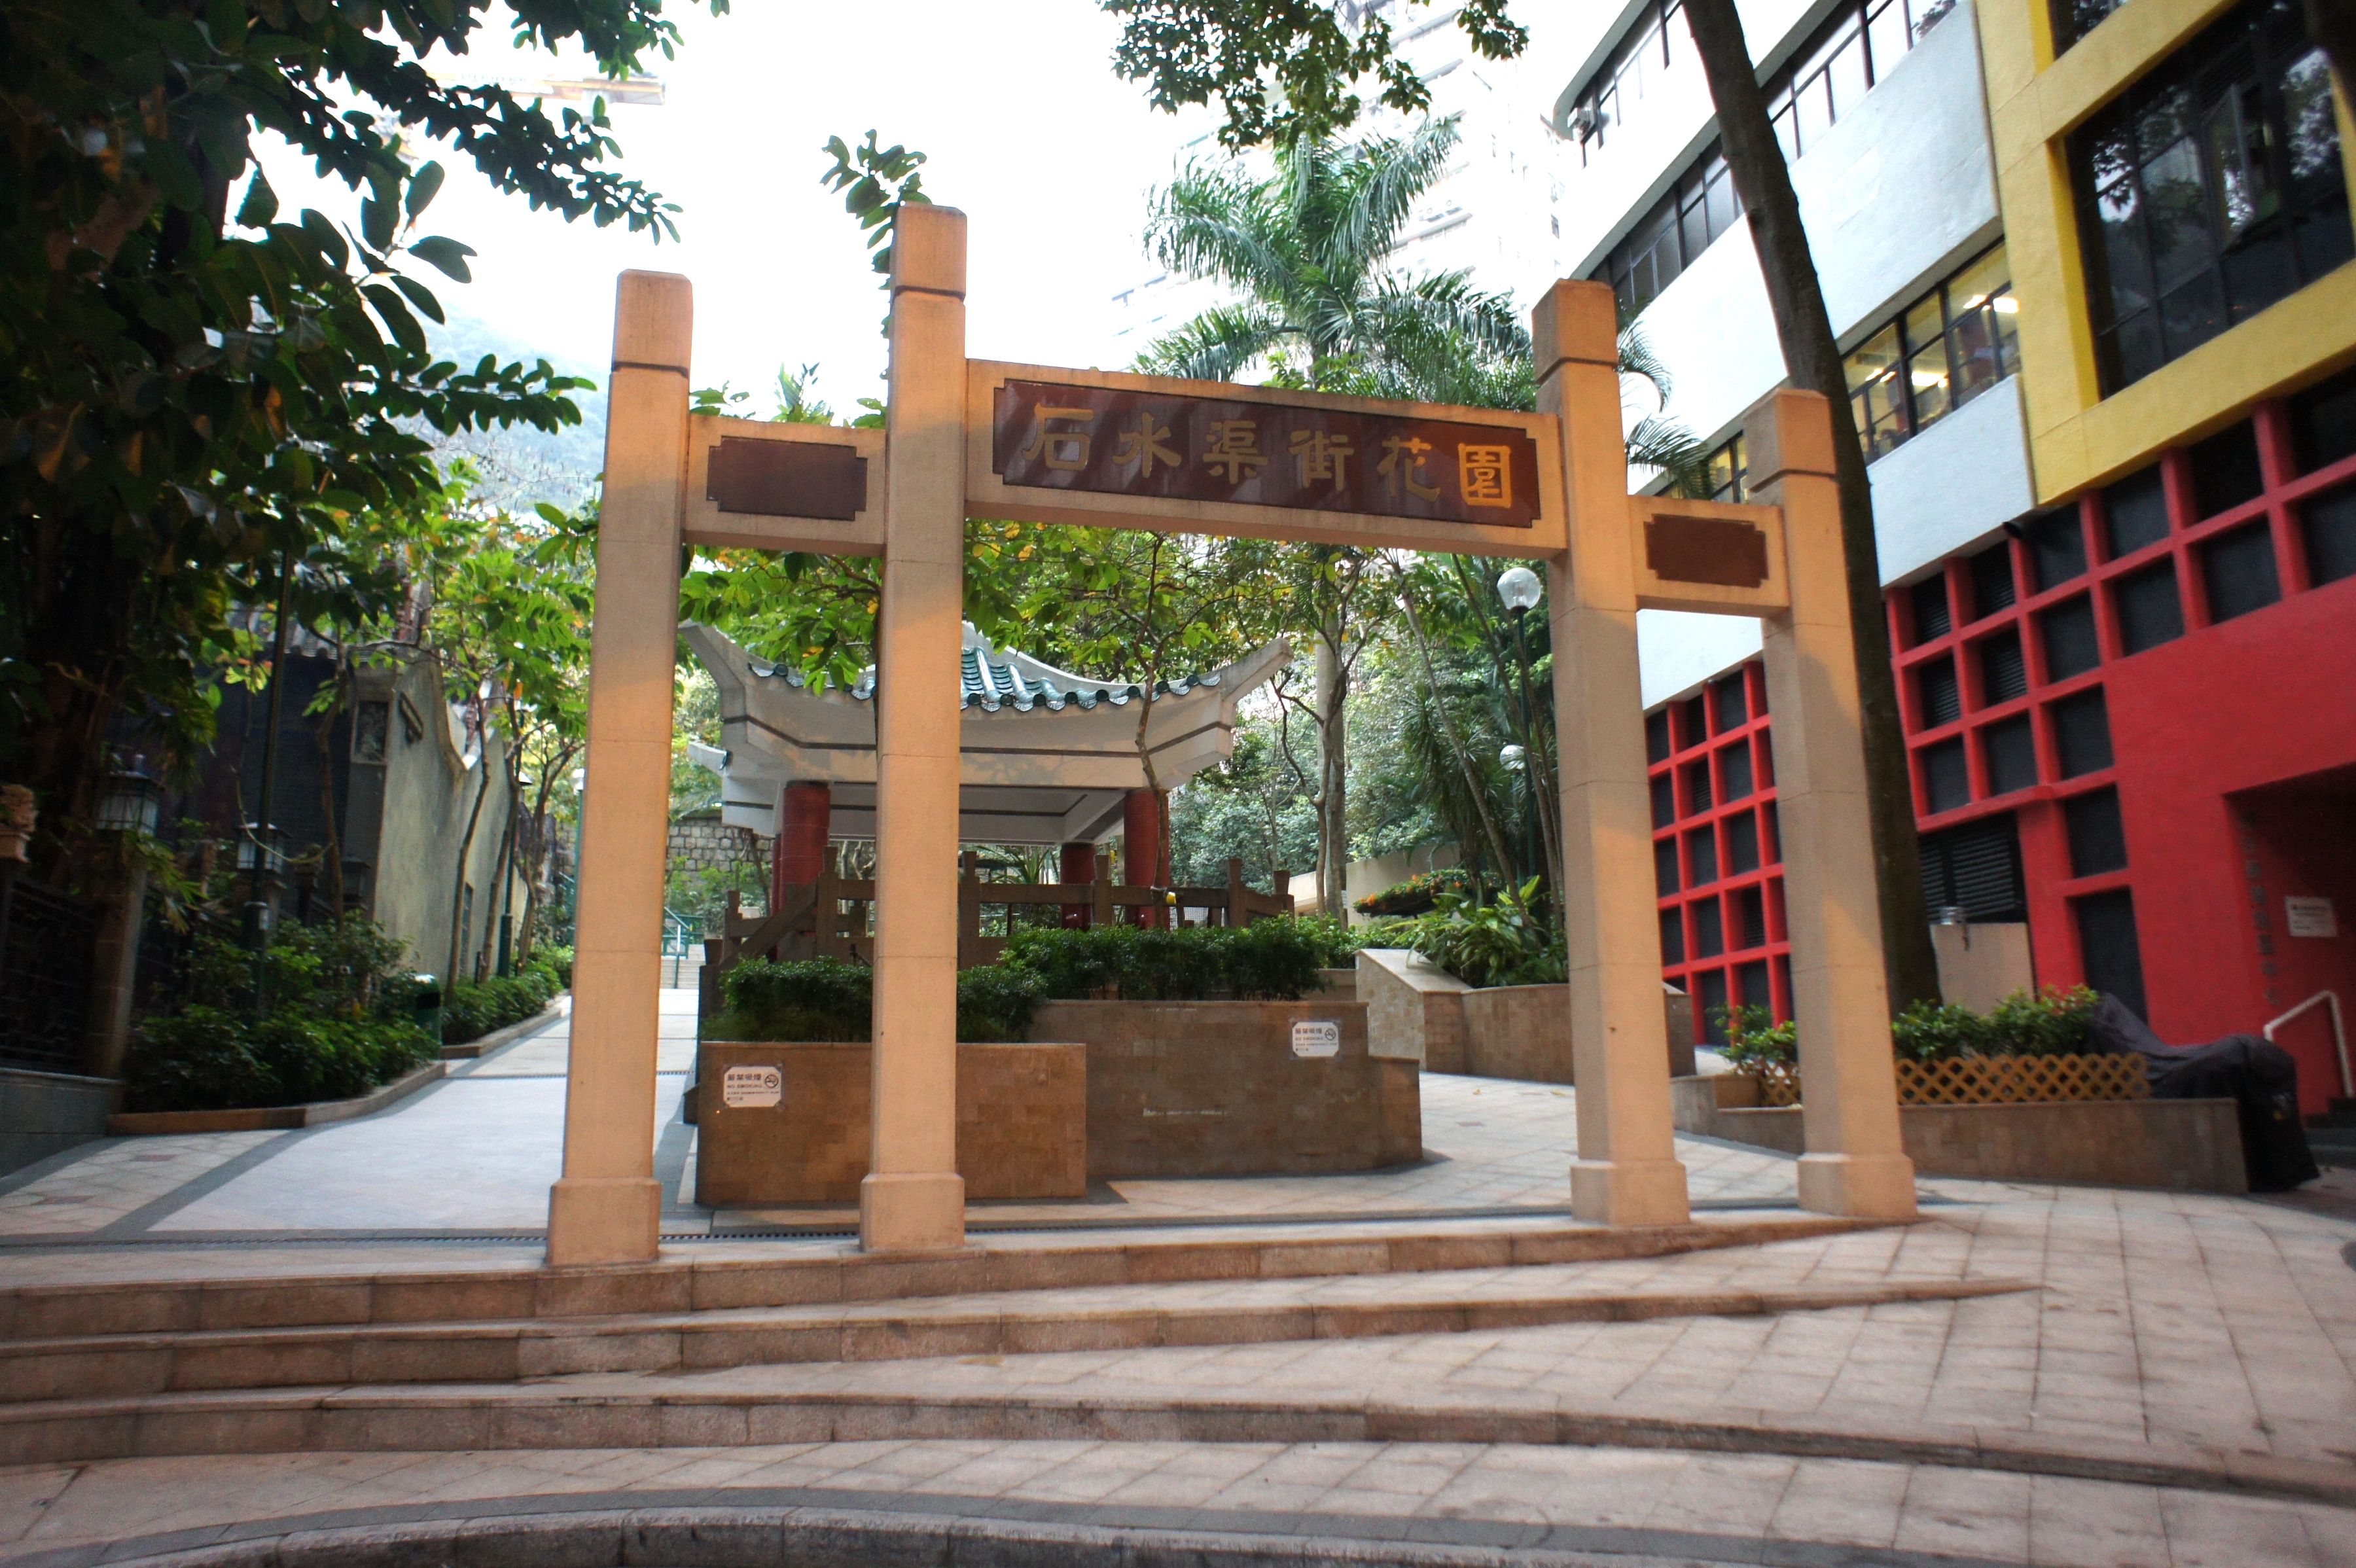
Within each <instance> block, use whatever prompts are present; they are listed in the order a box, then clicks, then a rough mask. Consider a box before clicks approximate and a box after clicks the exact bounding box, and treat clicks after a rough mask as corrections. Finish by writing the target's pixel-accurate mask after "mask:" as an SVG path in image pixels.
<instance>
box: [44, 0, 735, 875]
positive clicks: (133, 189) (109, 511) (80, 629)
mask: <svg viewBox="0 0 2356 1568" xmlns="http://www.w3.org/2000/svg"><path fill="white" fill-rule="evenodd" d="M715 3H716V4H719V5H722V6H723V7H724V0H715ZM491 19H492V12H491V11H490V9H489V8H488V7H482V6H472V5H460V6H452V5H446V4H442V3H440V0H391V4H384V5H359V6H354V5H327V4H312V3H309V0H299V3H298V0H250V3H248V4H242V5H240V4H231V5H226V6H223V5H215V6H213V7H211V8H210V9H209V10H208V9H205V8H203V7H198V8H196V9H193V10H192V9H191V8H190V7H189V6H187V5H181V4H177V3H175V0H76V3H74V4H71V5H10V6H8V7H7V8H6V9H5V14H0V96H5V100H6V102H7V103H8V105H9V108H10V119H11V124H15V125H16V127H17V128H18V130H19V132H20V134H16V135H15V136H13V137H11V138H10V139H9V140H8V143H7V151H6V152H5V154H0V170H5V172H4V173H0V181H5V188H6V190H7V192H8V196H9V199H8V200H7V201H5V203H0V230H5V244H0V254H5V257H6V258H7V259H6V261H5V269H6V273H5V275H6V285H5V287H4V288H0V349H5V353H0V361H5V374H0V513H4V514H5V516H7V517H8V518H9V520H10V521H9V524H8V526H7V528H6V529H5V531H0V756H5V757H7V758H8V759H9V761H10V763H11V765H12V771H14V772H15V773H16V777H19V778H22V779H25V780H26V781H27V782H28V783H30V784H32V785H33V786H34V787H35V788H36V789H37V790H38V791H39V792H40V793H41V795H42V797H43V800H42V805H43V831H44V835H45V838H44V843H46V844H48V845H50V846H51V853H52V854H63V853H65V851H64V850H63V849H62V847H61V846H59V844H58V841H57V840H56V839H55V838H54V837H53V836H52V835H54V833H55V832H57V830H59V828H61V827H70V825H71V824H72V823H73V822H76V821H77V820H79V819H81V818H83V817H84V816H85V815H86V813H87V812H88V811H90V810H91V807H92V805H93V804H94V799H95V792H96V788H97V782H98V779H99V778H100V777H101V776H102V771H103V766H104V763H103V758H102V746H103V744H104V742H105V740H106V738H107V737H108V736H110V734H112V733H113V732H114V730H115V729H116V728H119V726H118V725H116V720H117V718H118V715H123V714H128V715H131V717H132V719H133V721H134V724H135V725H136V727H138V728H139V729H140V730H142V731H143V732H144V733H143V735H142V736H141V737H140V739H141V743H142V744H143V745H144V746H147V747H148V748H150V749H152V750H153V751H155V752H156V753H158V754H160V755H161V756H162V757H164V758H165V759H166V761H169V762H185V761H186V760H187V757H189V755H190V754H191V753H192V752H194V751H195V750H196V749H198V748H199V747H201V746H203V745H205V744H206V743H207V742H208V741H209V737H210V729H211V715H212V707H211V703H210V702H209V696H208V689H209V673H210V672H211V671H214V670H216V669H217V668H219V667H220V665H222V664H223V663H226V662H233V661H235V660H238V659H240V658H241V657H242V656H244V655H245V654H246V653H247V652H249V651H250V650H248V649H246V648H245V647H244V646H243V644H242V642H241V634H239V633H236V632H233V631H231V630H230V628H229V626H228V621H229V611H230V608H231V607H232V606H234V605H237V604H248V605H252V604H264V603H269V602H271V601H272V600H273V599H274V597H275V594H274V592H273V590H274V587H275V584H276V580H277V576H278V568H279V565H280V564H281V563H282V562H283V561H284V559H286V558H287V557H288V556H289V555H292V556H293V557H295V559H297V560H299V561H301V562H303V563H304V566H305V570H304V572H303V574H302V575H301V576H300V577H299V578H298V592H297V596H296V597H297V613H298V614H300V615H302V616H303V617H304V618H305V622H306V624H316V618H317V617H318V616H320V615H321V614H323V613H326V610H327V609H329V608H337V609H339V610H340V611H341V612H342V615H343V618H345V619H346V620H347V621H348V620H350V619H354V618H360V617H363V616H365V615H368V614H372V613H380V612H383V611H385V610H387V609H389V608H391V607H392V606H393V605H395V604H396V603H397V602H398V601H399V599H400V597H401V596H402V591H403V590H404V587H405V585H404V584H403V583H402V582H401V581H400V579H399V576H398V575H397V574H395V573H393V572H391V571H389V570H388V569H387V565H386V562H385V561H384V560H383V558H382V557H381V555H380V553H378V552H376V551H375V550H374V549H373V548H371V541H370V539H369V532H370V531H369V528H368V526H366V525H365V524H364V523H363V522H360V521H358V520H360V519H362V518H363V517H364V515H365V514H367V513H369V512H370V511H371V510H377V511H381V510H388V509H397V508H399V507H401V506H402V505H403V504H405V503H406V502H408V501H409V500H411V499H413V498H415V497H417V496H418V495H420V494H421V493H423V492H424V491H427V490H430V489H433V488H434V486H435V485H436V484H437V483H438V482H439V480H438V476H437V475H436V472H435V467H434V461H433V456H432V446H431V436H432V435H433V434H434V433H439V434H441V435H445V436H446V435H454V434H456V433H458V432H462V431H487V430H491V429H494V428H499V427H505V426H510V425H514V424H529V425H532V426H535V427H538V428H541V429H546V430H553V429H557V428H561V427H562V426H563V425H566V424H574V423H577V422H578V420H579V417H580V415H579V413H578V411H577V410H576V409H575V408H574V407H573V403H571V402H570V401H569V400H568V399H567V397H566V396H565V395H564V394H565V393H566V392H570V391H572V390H573V389H574V388H576V387H578V386H583V385H585V384H587V383H585V382H580V381H575V380H573V379H572V378H568V377H565V376H562V375H560V374H558V373H556V372H555V371H552V369H551V368H550V367H549V366H548V364H547V363H546V362H545V361H542V362H541V363H539V364H537V365H526V364H524V363H521V362H516V363H509V364H506V365H501V364H500V363H498V360H496V359H494V358H491V357H485V358H484V359H483V360H480V361H479V362H478V363H476V364H475V365H473V366H471V367H468V366H462V365H458V364H454V363H451V362H448V361H444V360H438V359H436V358H435V357H434V355H433V354H432V353H431V352H430V351H429V349H428V345H427V340H426V336H425V329H424V327H423V321H436V322H438V321H440V320H442V319H443V317H444V312H443V309H442V306H441V305H440V304H439V302H438V301H437V300H436V298H435V297H434V293H433V292H432V290H431V289H430V288H429V287H428V286H427V285H426V284H425V282H424V281H423V275H424V273H425V271H426V270H428V269H430V270H431V271H432V272H434V273H438V274H442V275H443V276H444V277H448V278H451V279H454V280H455V281H458V282H462V283H463V282H465V281H466V278H467V276H468V268H467V264H466V258H467V257H468V256H469V255H470V254H471V253H472V252H470V251H469V250H468V248H467V247H466V245H464V244H462V243H460V242H458V241H456V240H455V239H452V238H450V237H449V236H446V235H440V234H434V233H428V232H423V231H421V228H420V223H421V220H422V218H423V214H424V212H425V210H426V209H427V208H428V206H429V204H430V203H431V202H432V200H433V199H434V195H435V192H436V191H437V190H438V189H439V188H440V186H441V184H442V182H443V170H442V167H441V166H439V165H438V164H434V163H425V164H423V165H422V166H412V162H411V155H410V153H409V151H408V149H407V148H406V147H405V145H404V136H405V135H406V134H408V133H410V132H411V131H415V132H418V133H422V134H423V137H424V138H430V139H433V140H435V141H438V142H440V143H442V144H444V145H449V146H452V147H454V148H455V149H456V150H457V151H458V152H459V153H461V154H463V155H464V156H466V157H468V158H470V159H472V160H473V162H474V164H475V166H476V167H477V169H478V170H479V171H480V172H481V173H482V174H483V175H484V176H485V177H487V178H488V179H489V180H490V182H491V183H492V185H493V186H495V187H496V188H499V189H500V190H503V191H506V192H509V193H510V194H515V195H519V196H521V197H523V198H524V199H527V200H529V201H530V202H531V203H532V204H534V205H535V206H540V207H549V208H553V209H557V210H559V211H561V212H562V213H563V214H565V215H566V216H567V217H568V218H571V217H581V216H589V217H592V218H594V220H596V221H598V222H599V223H601V224H604V223H612V222H621V223H625V224H626V225H627V226H628V227H630V228H632V229H634V230H648V229H650V230H653V231H656V232H657V233H658V234H668V233H669V232H670V231H671V228H672V224H671V218H670V213H671V212H672V210H673V209H671V208H669V206H667V205H666V204H665V203H663V202H662V201H661V199H660V198H659V197H658V196H657V195H656V194H655V193H654V192H652V191H650V190H648V189H647V188H645V187H644V186H643V185H641V184H640V183H639V182H637V181H636V180H632V179H626V178H623V177H619V176H617V175H616V174H615V173H613V172H612V171H611V170H610V169H609V168H607V167H605V163H606V161H607V160H608V159H609V158H610V157H611V156H613V155H614V154H615V153H616V152H617V151H618V148H617V146H616V144H615V142H614V140H613V138H612V137H611V135H610V134H608V128H607V124H606V120H605V108H604V104H603V102H602V101H600V102H597V103H595V104H594V105H593V106H592V107H591V108H590V109H589V110H588V111H587V112H586V113H583V112H580V111H574V110H565V111H563V112H562V114H561V117H558V118H552V117H551V115H550V114H549V113H547V112H545V111H544V110H543V108H542V107H541V105H540V104H539V103H537V102H525V101H523V100H520V99H518V98H517V97H515V96H514V95H513V94H511V93H509V91H506V90H505V89H503V88H500V87H498V86H496V85H489V84H481V85H476V84H466V83H460V84H448V83H445V82H444V81H441V80H439V79H438V78H437V77H436V76H435V75H434V74H431V73H429V72H428V71H427V70H424V69H423V66H422V64H421V61H422V60H423V58H424V57H425V56H426V55H428V54H429V53H431V54H434V55H435V56H436V57H437V58H441V59H450V60H457V61H464V60H466V59H470V58H479V57H478V56H469V54H468V52H467V48H468V43H469V41H470V39H475V40H477V41H479V29H482V28H483V27H486V26H487V24H489V23H490V22H491ZM512 20H513V21H514V33H515V36H516V37H517V38H519V39H520V40H522V41H525V42H527V43H529V44H531V45H533V46H536V47H541V48H556V47H558V46H573V45H577V46H579V47H581V48H585V49H586V50H587V51H588V52H589V54H590V55H591V56H593V57H594V59H596V60H597V61H598V63H599V66H600V68H601V69H603V70H606V71H608V72H610V73H613V74H616V75H618V74H622V73H625V72H627V71H629V70H633V69H635V67H636V65H637V57H638V56H639V55H640V54H641V53H642V52H644V51H646V50H648V49H659V50H661V51H663V52H664V53H666V54H668V53H669V51H670V49H671V48H672V46H673V44H674V43H675V41H676V39H677V36H678V32H677V27H676V25H675V24H674V23H671V22H668V21H665V20H663V19H662V18H661V16H660V7H659V4H658V3H657V0H594V4H593V3H591V0H546V3H536V4H534V5H530V6H527V7H525V8H523V9H522V10H520V11H518V12H517V13H516V15H515V16H514V17H513V18H512ZM257 132H266V133H269V134H273V135H275V136H277V137H279V138H282V139H283V140H284V142H285V143H286V144H287V145H289V146H290V147H291V148H292V149H293V150H294V152H295V154H296V155H297V156H301V157H304V158H306V159H308V160H310V161H311V162H312V164H313V165H314V166H316V168H317V169H318V170H319V171H320V172H321V173H322V174H323V175H325V176H327V177H333V178H337V179H340V180H342V181H343V182H344V184H345V185H346V186H347V187H348V188H349V189H350V190H352V191H353V192H354V193H355V194H356V195H357V196H359V198H360V199H359V203H358V206H359V214H358V217H359V220H358V222H357V224H351V223H346V224H342V225H339V224H337V222H336V221H334V220H332V219H331V218H330V217H328V216H327V215H326V214H324V213H321V212H317V211H305V212H303V213H301V214H299V215H294V214H282V213H281V211H280V209H279V204H278V200H277V198H276V196H275V194H274V193H273V191H272V189H271V188H270V187H269V185H268V183H267V182H266V181H265V180H264V179H263V178H262V177H261V176H260V175H259V173H255V174H254V175H253V176H252V179H251V180H250V182H248V183H247V184H246V186H245V189H244V194H243V197H242V199H241V202H239V203H238V205H237V206H236V207H235V209H234V216H233V217H232V209H231V207H230V196H231V194H232V191H233V188H234V187H236V186H237V185H238V183H239V182H240V181H241V179H243V178H244V177H245V176H246V175H247V173H248V171H249V170H250V169H251V168H252V141H253V138H254V136H255V134H256V133H257Z"/></svg>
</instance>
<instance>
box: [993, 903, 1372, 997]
mask: <svg viewBox="0 0 2356 1568" xmlns="http://www.w3.org/2000/svg"><path fill="white" fill-rule="evenodd" d="M1345 940H1346V939H1345V938H1344V936H1343V935H1342V934H1341V932H1340V930H1339V929H1338V922H1333V921H1317V920H1300V919H1286V918H1271V919H1264V920H1255V921H1253V922H1252V923H1251V924H1250V925H1248V926H1232V927H1231V926H1186V927H1182V928H1179V929H1174V930H1165V929H1161V928H1159V927H1154V926H1095V927H1091V928H1089V929H1087V930H1062V929H1049V930H1032V931H1021V932H1018V933H1016V934H1015V935H1014V936H1012V937H1010V938H1008V939H1007V943H1006V957H1005V959H1004V962H1006V963H1010V964H1019V965H1021V966H1022V967H1023V968H1025V969H1027V970H1030V971H1031V972H1033V973H1034V974H1036V975H1038V977H1039V979H1040V983H1041V985H1042V987H1043V989H1042V992H1041V994H1042V995H1043V996H1044V997H1052V998H1057V999H1061V1000H1067V1001H1077V1000H1082V999H1085V998H1087V997H1091V996H1097V995H1100V994H1104V993H1112V994H1115V995H1118V996H1119V998H1120V999H1121V1000H1122V1001H1125V1002H1199V1001H1203V1000H1205V999H1206V998H1209V997H1212V996H1221V995H1224V996H1233V997H1237V998H1243V999H1248V1000H1264V1001H1274V1002H1295V1001H1298V1000H1300V999H1301V997H1302V996H1304V995H1306V994H1307V993H1310V992H1312V991H1314V990H1316V989H1318V987H1319V986H1320V985H1321V984H1322V983H1323V976H1321V975H1320V974H1319V973H1318V971H1319V970H1321V969H1327V968H1332V967H1333V966H1334V964H1335V962H1336V961H1338V960H1339V959H1340V957H1341V954H1342V953H1343V952H1344V950H1347V951H1351V952H1355V948H1346V949H1345V948H1344V945H1343V944H1344V941H1345Z"/></svg>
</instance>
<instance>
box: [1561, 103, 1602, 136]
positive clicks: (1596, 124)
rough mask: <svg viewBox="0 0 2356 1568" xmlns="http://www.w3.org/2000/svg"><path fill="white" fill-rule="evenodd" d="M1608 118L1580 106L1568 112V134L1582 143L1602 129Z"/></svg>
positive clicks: (1582, 105) (1584, 106)
mask: <svg viewBox="0 0 2356 1568" xmlns="http://www.w3.org/2000/svg"><path fill="white" fill-rule="evenodd" d="M1608 118H1609V116H1607V115H1602V114H1599V113H1596V112H1595V111H1594V110H1593V109H1590V108H1589V107H1587V106H1586V105H1585V104H1581V105H1580V107H1578V108H1576V109H1574V110H1572V111H1571V112H1570V119H1569V126H1570V134H1572V135H1574V136H1577V137H1578V138H1579V139H1580V141H1582V142H1583V141H1585V140H1587V139H1588V138H1589V137H1590V136H1592V135H1594V134H1596V133H1597V132H1598V131H1601V129H1603V126H1604V123H1605V121H1606V120H1607V119H1608Z"/></svg>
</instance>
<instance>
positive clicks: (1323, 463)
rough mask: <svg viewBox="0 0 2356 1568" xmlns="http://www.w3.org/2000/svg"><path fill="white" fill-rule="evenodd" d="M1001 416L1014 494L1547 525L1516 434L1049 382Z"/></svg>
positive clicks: (1011, 398) (1521, 435)
mask: <svg viewBox="0 0 2356 1568" xmlns="http://www.w3.org/2000/svg"><path fill="white" fill-rule="evenodd" d="M991 413H992V426H991V467H992V468H993V469H995V470H996V472H997V473H998V475H999V477H1000V478H1001V479H1003V480H1004V481H1005V482H1006V483H1008V484H1010V485H1027V486H1031V487H1033V488H1036V489H1054V490H1079V491H1087V492H1091V493H1095V494H1098V495H1120V496H1152V497H1161V498H1167V499H1178V500H1194V501H1228V502H1237V503H1240V504H1243V505H1246V506H1275V507H1290V508H1295V509H1300V510H1312V511H1341V512H1362V513H1371V514H1374V515H1376V516H1382V517H1413V518H1439V519H1442V520H1445V521H1451V522H1478V523H1489V524H1491V525H1494V526H1499V527H1505V528H1527V527H1529V526H1531V524H1532V523H1533V522H1535V521H1537V515H1538V449H1537V442H1535V441H1533V440H1532V439H1531V438H1530V435H1529V433H1528V432H1526V431H1525V430H1523V429H1522V428H1521V427H1520V426H1518V425H1510V424H1453V423H1449V422H1446V421H1440V420H1425V419H1402V418H1398V417H1395V416H1392V415H1387V414H1369V413H1340V412H1333V411H1329V410H1325V409H1318V408H1298V407H1294V406H1291V405H1290V404H1286V403H1250V402H1246V401H1244V400H1242V399H1237V400H1234V401H1229V400H1226V399H1222V398H1205V397H1181V396H1167V395H1162V394H1159V393H1148V392H1116V391H1113V390H1110V389H1108V388H1103V387H1082V386H1070V385H1059V384H1055V383H1052V382H1045V381H1008V382H1006V383H1005V384H1004V385H1002V386H1001V387H999V388H998V389H997V396H996V401H995V405H994V407H993V409H992V411H991Z"/></svg>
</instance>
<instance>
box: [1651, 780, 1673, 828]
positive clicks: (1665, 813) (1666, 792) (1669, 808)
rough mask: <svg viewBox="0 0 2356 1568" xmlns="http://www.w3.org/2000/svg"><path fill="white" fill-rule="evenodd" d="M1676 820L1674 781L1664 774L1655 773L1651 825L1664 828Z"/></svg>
mask: <svg viewBox="0 0 2356 1568" xmlns="http://www.w3.org/2000/svg"><path fill="white" fill-rule="evenodd" d="M1676 820H1677V790H1676V780H1675V779H1671V778H1670V777H1669V776H1668V775H1667V774H1665V773H1656V774H1655V775H1654V776H1653V825H1654V826H1655V827H1656V828H1665V827H1667V826H1668V825H1669V824H1670V823H1671V822H1676Z"/></svg>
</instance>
